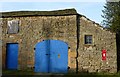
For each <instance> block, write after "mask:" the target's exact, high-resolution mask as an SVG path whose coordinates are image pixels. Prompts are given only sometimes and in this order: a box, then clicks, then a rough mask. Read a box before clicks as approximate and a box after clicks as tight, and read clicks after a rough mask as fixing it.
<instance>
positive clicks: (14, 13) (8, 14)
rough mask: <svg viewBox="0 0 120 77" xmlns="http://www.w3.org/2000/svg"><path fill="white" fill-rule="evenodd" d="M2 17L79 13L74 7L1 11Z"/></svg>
mask: <svg viewBox="0 0 120 77" xmlns="http://www.w3.org/2000/svg"><path fill="white" fill-rule="evenodd" d="M0 14H1V17H4V18H5V17H19V16H20V17H21V16H56V15H58V16H59V15H60V16H61V15H76V14H78V13H77V11H76V10H75V9H74V8H71V9H63V10H53V11H11V12H0Z"/></svg>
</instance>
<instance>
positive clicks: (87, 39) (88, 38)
mask: <svg viewBox="0 0 120 77" xmlns="http://www.w3.org/2000/svg"><path fill="white" fill-rule="evenodd" d="M85 44H92V35H85Z"/></svg>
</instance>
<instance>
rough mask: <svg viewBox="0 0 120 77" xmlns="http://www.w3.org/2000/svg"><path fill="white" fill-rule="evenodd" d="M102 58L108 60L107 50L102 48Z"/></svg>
mask: <svg viewBox="0 0 120 77" xmlns="http://www.w3.org/2000/svg"><path fill="white" fill-rule="evenodd" d="M102 60H106V50H105V49H103V50H102Z"/></svg>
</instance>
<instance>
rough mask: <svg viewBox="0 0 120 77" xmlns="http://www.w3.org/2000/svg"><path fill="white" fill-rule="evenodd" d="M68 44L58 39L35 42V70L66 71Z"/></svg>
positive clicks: (45, 71)
mask: <svg viewBox="0 0 120 77" xmlns="http://www.w3.org/2000/svg"><path fill="white" fill-rule="evenodd" d="M67 66H68V45H67V44H66V43H64V42H63V41H60V40H45V41H42V42H39V43H37V44H36V50H35V72H44V73H48V72H50V73H67Z"/></svg>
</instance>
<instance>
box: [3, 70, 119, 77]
mask: <svg viewBox="0 0 120 77" xmlns="http://www.w3.org/2000/svg"><path fill="white" fill-rule="evenodd" d="M2 75H3V76H4V75H29V76H30V75H31V76H33V75H50V76H54V75H55V77H56V75H59V74H43V73H35V72H34V71H32V70H27V71H21V70H3V72H2ZM61 76H62V77H120V72H118V73H115V74H110V73H78V74H76V73H67V74H62V75H61Z"/></svg>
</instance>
